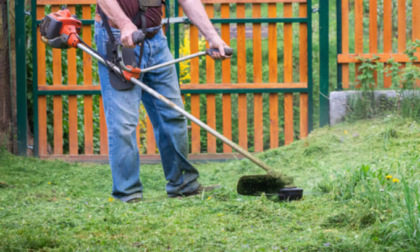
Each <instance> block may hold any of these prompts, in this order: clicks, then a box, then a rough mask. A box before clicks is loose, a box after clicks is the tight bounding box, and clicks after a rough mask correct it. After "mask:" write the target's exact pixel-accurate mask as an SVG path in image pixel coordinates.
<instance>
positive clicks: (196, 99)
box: [190, 25, 201, 153]
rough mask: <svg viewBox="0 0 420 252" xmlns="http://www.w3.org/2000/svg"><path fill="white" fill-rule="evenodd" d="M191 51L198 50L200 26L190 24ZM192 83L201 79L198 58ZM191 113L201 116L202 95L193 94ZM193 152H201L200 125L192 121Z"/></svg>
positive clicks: (192, 63)
mask: <svg viewBox="0 0 420 252" xmlns="http://www.w3.org/2000/svg"><path fill="white" fill-rule="evenodd" d="M190 52H191V53H196V52H198V28H197V27H195V26H193V25H191V26H190ZM190 64H191V67H190V69H191V85H198V84H199V81H200V72H199V61H198V58H194V59H191V63H190ZM191 114H192V115H193V116H195V117H197V118H200V95H198V94H192V95H191ZM191 152H192V153H200V152H201V148H200V127H199V126H198V125H197V124H195V123H191Z"/></svg>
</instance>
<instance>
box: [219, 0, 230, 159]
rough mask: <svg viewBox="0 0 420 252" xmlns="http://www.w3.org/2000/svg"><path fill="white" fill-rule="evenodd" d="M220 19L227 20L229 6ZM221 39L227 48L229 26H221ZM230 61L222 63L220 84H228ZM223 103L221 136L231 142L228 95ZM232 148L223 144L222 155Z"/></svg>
mask: <svg viewBox="0 0 420 252" xmlns="http://www.w3.org/2000/svg"><path fill="white" fill-rule="evenodd" d="M220 11H221V18H229V4H222V6H221V9H220ZM221 32H222V39H223V41H225V43H226V44H227V45H228V46H229V45H230V25H229V24H222V31H221ZM230 77H231V76H230V59H227V60H224V61H222V82H223V83H230V82H231V80H230ZM222 101H223V135H224V136H225V137H226V138H228V139H230V140H232V99H231V96H230V94H223V95H222ZM231 152H232V148H231V147H230V146H229V145H227V144H223V153H231Z"/></svg>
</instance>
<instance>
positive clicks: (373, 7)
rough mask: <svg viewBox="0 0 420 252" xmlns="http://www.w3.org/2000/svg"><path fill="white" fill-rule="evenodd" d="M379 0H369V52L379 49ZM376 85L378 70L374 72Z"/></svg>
mask: <svg viewBox="0 0 420 252" xmlns="http://www.w3.org/2000/svg"><path fill="white" fill-rule="evenodd" d="M377 19H378V0H369V52H372V53H376V52H377V51H378V21H377ZM374 79H375V85H377V83H378V78H377V72H376V71H375V72H374Z"/></svg>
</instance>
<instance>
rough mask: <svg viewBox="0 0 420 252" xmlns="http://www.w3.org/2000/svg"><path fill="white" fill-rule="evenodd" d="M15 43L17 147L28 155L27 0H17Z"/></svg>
mask: <svg viewBox="0 0 420 252" xmlns="http://www.w3.org/2000/svg"><path fill="white" fill-rule="evenodd" d="M15 37H16V39H15V43H16V104H17V147H18V155H21V156H26V151H27V148H28V139H27V125H28V119H27V118H28V116H27V115H28V107H27V99H26V62H25V61H26V60H25V41H26V38H25V1H24V0H16V1H15Z"/></svg>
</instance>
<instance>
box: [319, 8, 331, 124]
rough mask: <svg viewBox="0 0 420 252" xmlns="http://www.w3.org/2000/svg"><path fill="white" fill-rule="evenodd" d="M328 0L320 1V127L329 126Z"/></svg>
mask: <svg viewBox="0 0 420 252" xmlns="http://www.w3.org/2000/svg"><path fill="white" fill-rule="evenodd" d="M328 26H329V19H328V0H320V1H319V112H320V115H319V126H320V127H323V126H325V125H328V124H329V112H330V111H329V98H328V96H329V62H328V57H329V55H328V51H329V43H328V36H329V33H328Z"/></svg>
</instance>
